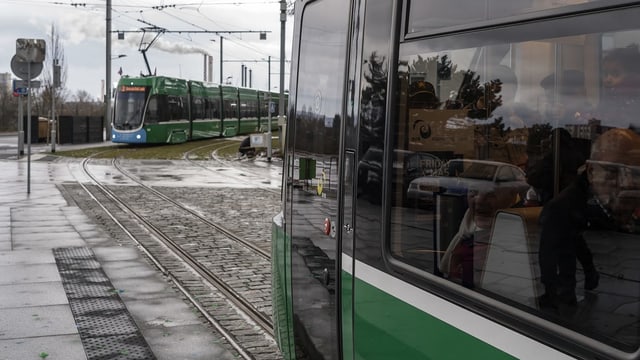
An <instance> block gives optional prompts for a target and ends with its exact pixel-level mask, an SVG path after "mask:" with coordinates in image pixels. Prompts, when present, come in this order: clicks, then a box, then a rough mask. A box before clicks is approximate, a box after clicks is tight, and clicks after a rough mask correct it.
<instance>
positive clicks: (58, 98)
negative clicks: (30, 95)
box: [36, 23, 69, 117]
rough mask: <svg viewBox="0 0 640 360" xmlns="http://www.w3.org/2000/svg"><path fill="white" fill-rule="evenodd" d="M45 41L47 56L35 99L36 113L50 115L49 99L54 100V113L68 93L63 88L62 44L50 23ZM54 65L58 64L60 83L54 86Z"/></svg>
mask: <svg viewBox="0 0 640 360" xmlns="http://www.w3.org/2000/svg"><path fill="white" fill-rule="evenodd" d="M48 40H49V41H47V56H46V59H45V62H44V68H43V69H42V75H41V84H42V85H41V87H40V91H39V97H38V99H37V100H36V107H37V108H38V113H40V114H49V116H48V117H50V115H51V101H52V100H54V103H55V105H56V113H58V112H59V110H58V109H61V108H63V106H64V103H65V102H66V101H67V98H68V97H69V93H68V91H67V90H66V88H65V84H66V82H67V64H66V62H65V56H64V45H63V43H62V39H61V38H60V34H59V33H58V32H57V31H56V26H55V25H54V24H53V23H52V24H51V34H50V37H49V39H48ZM54 65H59V66H60V84H59V88H56V86H55V85H58V84H54V81H55V80H56V79H54V73H53V72H54V70H53V68H54Z"/></svg>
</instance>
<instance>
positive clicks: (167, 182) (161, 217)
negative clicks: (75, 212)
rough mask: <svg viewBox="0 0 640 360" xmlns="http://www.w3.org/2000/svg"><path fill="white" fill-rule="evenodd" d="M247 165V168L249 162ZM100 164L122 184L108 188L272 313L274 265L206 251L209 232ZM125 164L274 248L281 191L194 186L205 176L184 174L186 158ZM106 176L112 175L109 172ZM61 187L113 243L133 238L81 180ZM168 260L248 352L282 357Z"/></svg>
mask: <svg viewBox="0 0 640 360" xmlns="http://www.w3.org/2000/svg"><path fill="white" fill-rule="evenodd" d="M144 165H148V172H147V170H145V166H144ZM173 165H177V167H178V168H180V169H181V170H180V171H179V173H180V175H176V174H175V173H174V174H173V175H166V174H165V175H163V172H167V171H170V169H171V167H172V166H173ZM243 165H244V166H246V164H243ZM100 166H104V167H105V168H104V169H102V170H101V171H103V172H104V173H109V174H111V179H112V181H113V182H114V183H119V184H121V185H110V188H111V189H112V190H114V191H116V192H117V193H118V196H119V197H122V198H124V199H128V201H129V202H130V203H131V204H135V207H136V209H137V210H136V211H140V212H143V213H147V215H145V216H149V217H153V218H154V219H155V220H154V222H155V223H161V224H163V225H164V226H165V227H166V228H171V230H172V231H173V233H174V234H175V236H176V237H181V238H183V239H182V240H184V241H185V243H186V244H187V246H186V248H191V249H192V251H193V252H194V253H196V254H197V255H198V256H199V257H200V258H201V259H204V260H202V262H203V263H206V264H208V265H209V266H210V267H211V268H220V269H223V270H224V271H226V273H227V274H228V276H226V281H228V283H230V285H232V286H236V287H240V288H242V289H243V290H242V292H243V293H244V294H245V296H246V297H249V298H252V299H253V300H252V302H254V303H255V306H256V307H259V308H262V309H265V310H263V311H265V312H267V313H269V314H271V297H270V287H271V285H270V266H269V263H268V261H267V262H265V261H264V260H263V261H262V262H263V263H264V264H260V263H259V264H257V265H258V266H261V267H263V268H262V269H255V266H256V261H255V260H246V261H249V263H247V262H246V261H245V259H243V258H236V259H228V258H226V259H222V258H217V257H216V253H217V252H216V251H211V250H207V249H208V247H207V246H208V244H207V243H208V242H211V241H212V239H211V237H210V236H207V234H206V230H200V229H198V228H197V227H195V226H193V227H192V226H189V225H185V223H183V222H182V221H181V220H180V219H179V218H178V217H177V216H175V215H174V214H172V213H171V211H170V210H164V209H162V208H161V205H159V204H157V203H155V202H154V201H152V200H148V199H147V200H145V199H144V198H141V197H140V188H139V187H137V186H132V184H131V182H128V181H125V180H124V179H122V178H121V177H120V176H119V175H116V174H115V172H113V171H112V170H107V168H108V165H106V164H102V165H100ZM124 166H127V167H131V166H135V167H136V172H137V174H136V176H140V177H142V178H143V179H161V183H160V184H161V185H163V186H157V187H154V188H156V189H157V190H160V191H161V192H163V193H164V194H166V195H168V196H170V197H171V198H172V199H174V200H176V201H178V202H180V203H182V204H184V205H186V206H187V207H189V208H191V209H193V210H196V211H197V212H199V213H200V214H202V215H204V216H205V217H207V218H209V219H211V221H213V222H216V223H221V224H224V226H225V228H227V229H230V230H232V231H234V232H236V233H237V234H239V235H241V236H242V237H243V238H245V239H250V240H251V241H253V242H256V243H261V244H262V247H264V248H266V249H269V248H270V236H271V219H272V217H273V216H275V214H276V213H277V212H278V211H279V207H280V203H279V198H280V196H279V194H278V193H277V192H275V191H266V190H265V189H259V188H250V187H249V186H247V184H242V187H241V188H238V184H234V183H230V184H229V187H223V186H220V181H212V180H211V179H210V178H209V179H207V180H206V181H207V182H208V183H209V184H212V183H215V186H213V187H207V186H206V184H205V186H202V187H198V186H195V185H197V184H198V183H199V182H200V181H201V179H202V174H201V172H198V171H195V172H193V174H194V178H195V179H196V180H193V179H190V178H189V176H188V175H186V174H189V173H190V172H191V171H192V169H190V166H189V165H188V164H184V163H182V162H178V164H176V162H162V163H158V162H146V164H142V165H141V164H140V163H139V162H138V163H135V164H124ZM191 167H192V166H191ZM258 171H260V170H258ZM105 178H109V176H106V177H105ZM180 185H188V186H180ZM61 189H62V191H63V194H65V197H67V199H68V201H70V202H74V203H76V204H77V205H78V206H79V207H80V208H81V209H83V211H84V212H85V214H87V215H88V216H89V217H90V218H92V219H93V220H94V221H95V222H96V223H97V224H99V225H100V226H101V227H102V228H103V229H104V230H105V231H106V232H108V233H109V234H110V236H111V237H112V238H113V239H114V241H117V242H124V243H126V242H130V241H131V240H129V239H128V238H127V236H125V235H124V234H123V233H122V230H121V229H119V228H118V227H116V226H115V224H114V223H113V221H111V219H110V218H109V217H108V216H106V215H105V213H104V211H103V210H102V208H101V207H100V206H99V205H98V204H97V203H96V202H95V200H93V199H92V198H91V197H90V196H89V195H88V194H87V193H86V192H85V191H84V190H83V189H82V188H81V187H80V186H79V185H78V184H74V183H65V184H64V185H63V186H61ZM101 201H102V200H101ZM121 216H122V219H121V220H122V221H124V222H125V223H127V229H128V230H129V231H130V232H132V233H134V234H138V235H140V236H141V237H143V238H144V230H142V229H141V228H140V226H139V224H137V223H136V222H135V221H133V219H127V216H126V215H124V214H122V215H121ZM138 235H136V236H138ZM149 241H152V240H149ZM154 251H156V250H154ZM157 251H160V250H157ZM160 256H162V255H160ZM165 258H166V260H167V261H168V262H167V264H168V265H166V266H168V267H169V268H172V269H173V270H172V271H175V273H176V277H179V278H180V280H181V281H182V282H183V283H184V284H185V287H187V288H188V289H189V291H190V292H192V295H193V296H194V297H196V298H197V299H198V301H199V302H200V304H201V305H202V306H204V307H205V308H206V309H208V310H209V311H210V312H211V314H212V315H213V316H215V317H219V318H223V321H222V323H224V324H225V326H226V327H229V328H231V329H235V333H236V334H241V335H238V336H236V338H237V339H239V340H240V341H241V342H242V343H243V346H246V347H247V348H248V349H249V350H248V352H250V353H251V355H252V356H253V357H254V358H256V359H265V360H271V359H280V358H281V357H280V355H279V353H278V351H277V347H276V346H275V343H274V342H273V340H272V339H265V335H264V334H262V333H260V332H259V331H257V330H256V329H255V325H251V324H247V323H246V321H245V320H244V319H242V318H241V317H238V316H237V315H234V314H232V313H233V309H229V308H228V305H227V304H224V300H223V299H221V298H220V296H216V295H215V294H213V292H212V290H211V289H210V288H208V287H207V286H204V285H203V284H201V283H200V281H199V280H198V279H197V277H194V276H193V274H191V272H189V271H188V270H185V269H177V268H178V267H179V266H180V265H176V264H175V263H173V262H171V259H169V258H170V257H166V256H165ZM163 261H164V260H163ZM173 261H175V259H173ZM252 266H253V268H252ZM256 272H257V273H264V275H261V276H257V275H254V274H255V273H256Z"/></svg>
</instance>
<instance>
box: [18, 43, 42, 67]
mask: <svg viewBox="0 0 640 360" xmlns="http://www.w3.org/2000/svg"><path fill="white" fill-rule="evenodd" d="M46 49H47V45H46V43H45V41H44V40H42V39H17V40H16V55H18V56H20V57H21V58H22V59H24V61H25V62H31V63H41V62H43V61H44V55H45V52H46Z"/></svg>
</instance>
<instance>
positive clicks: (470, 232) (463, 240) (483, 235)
mask: <svg viewBox="0 0 640 360" xmlns="http://www.w3.org/2000/svg"><path fill="white" fill-rule="evenodd" d="M517 201H518V193H517V191H516V190H514V189H500V188H496V187H495V186H493V184H489V183H487V184H479V185H474V186H473V187H471V188H470V189H469V190H468V192H467V202H468V204H469V207H468V209H467V211H466V212H465V214H464V216H463V218H462V221H461V222H460V226H459V228H458V232H457V233H456V234H455V235H454V236H453V238H452V239H451V242H450V243H449V245H448V247H447V249H446V251H445V253H444V255H443V256H442V259H441V260H440V271H441V272H442V273H443V274H444V276H445V277H447V278H448V279H450V280H456V281H461V282H462V285H463V286H465V287H468V288H473V286H474V275H473V274H474V271H475V270H474V269H481V268H482V267H483V264H484V261H485V257H486V252H487V248H488V245H489V238H490V235H491V228H492V226H493V222H494V219H495V214H496V212H497V211H498V210H500V209H505V208H509V207H511V206H513V205H514V204H515V203H516V202H517Z"/></svg>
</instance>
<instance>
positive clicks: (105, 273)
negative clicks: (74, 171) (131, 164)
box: [0, 147, 234, 360]
mask: <svg viewBox="0 0 640 360" xmlns="http://www.w3.org/2000/svg"><path fill="white" fill-rule="evenodd" d="M59 148H64V147H59ZM5 150H6V149H5ZM15 150H16V151H17V148H16V149H15ZM61 150H62V149H61ZM35 154H38V152H37V151H36V152H35ZM38 157H43V154H38V155H37V156H33V157H32V159H31V163H30V168H31V177H30V179H31V181H30V194H27V161H26V156H25V157H23V158H21V159H20V160H15V159H5V160H0V174H2V186H1V187H0V224H2V226H1V227H0V359H10V360H23V359H44V358H46V359H48V360H50V359H64V360H74V359H92V358H113V359H116V358H117V359H153V358H157V359H171V360H175V359H233V358H234V357H233V355H232V354H231V353H229V352H227V351H226V350H225V349H224V348H222V347H221V346H219V345H218V343H220V342H221V339H218V338H216V337H215V336H214V335H213V334H212V331H211V330H210V329H209V328H208V327H207V326H205V325H203V324H202V321H201V320H200V319H199V318H198V316H197V315H196V314H195V313H194V312H193V311H192V309H191V308H190V307H189V306H188V305H187V304H186V303H185V302H184V301H183V300H182V299H181V297H180V295H179V294H178V293H177V292H176V291H175V290H174V289H173V288H172V287H171V286H170V284H169V283H168V282H167V281H166V280H165V279H164V278H163V277H162V275H161V274H160V273H159V272H158V271H156V269H155V268H153V267H152V266H151V265H149V264H148V263H147V262H146V261H145V260H144V259H143V258H142V257H141V255H140V253H139V251H138V249H136V248H135V247H133V246H120V245H118V244H116V242H115V241H113V240H112V239H110V238H109V237H108V235H106V234H104V233H103V232H102V230H101V228H99V227H97V226H96V225H94V224H93V223H92V222H91V220H90V219H89V218H87V217H86V216H85V215H84V213H83V212H82V210H80V209H79V208H77V207H76V206H74V205H69V204H67V203H66V201H65V199H64V198H63V197H62V195H61V193H60V192H59V190H58V189H57V188H56V183H58V182H62V181H70V179H73V177H72V175H71V174H69V170H68V168H67V167H66V165H65V164H57V163H49V162H44V161H34V159H35V158H38ZM54 168H55V169H54ZM127 346H128V347H127ZM152 353H153V354H152ZM154 356H155V357H154Z"/></svg>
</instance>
